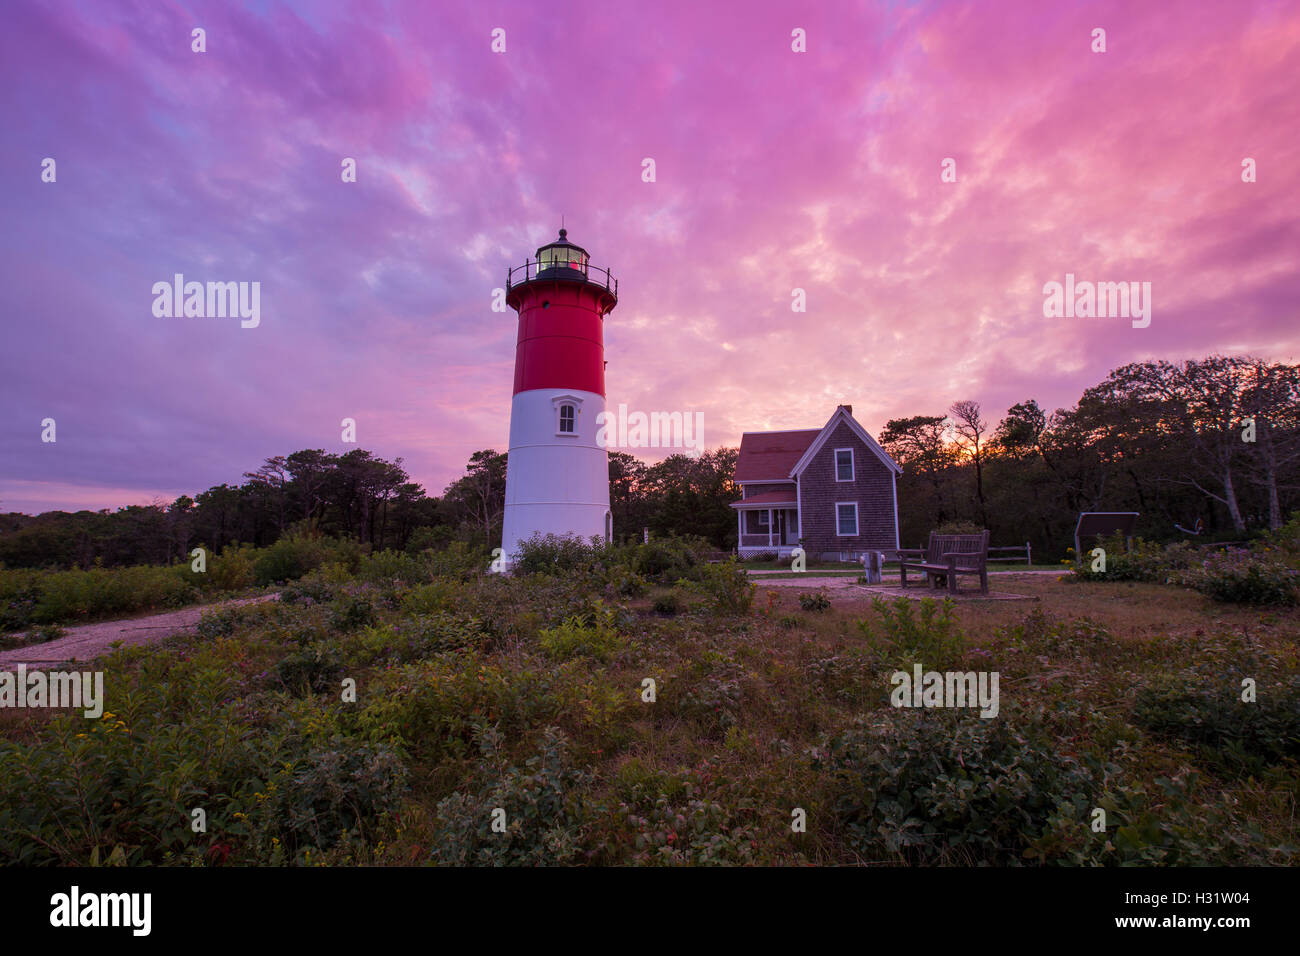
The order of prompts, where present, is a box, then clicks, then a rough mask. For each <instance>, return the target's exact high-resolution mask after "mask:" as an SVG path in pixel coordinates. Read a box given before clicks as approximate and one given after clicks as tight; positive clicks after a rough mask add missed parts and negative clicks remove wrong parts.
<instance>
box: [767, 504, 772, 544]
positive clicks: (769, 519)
mask: <svg viewBox="0 0 1300 956" xmlns="http://www.w3.org/2000/svg"><path fill="white" fill-rule="evenodd" d="M772 521H773V518H772V509H771V508H768V509H767V546H768V547H769V548H770V547H772Z"/></svg>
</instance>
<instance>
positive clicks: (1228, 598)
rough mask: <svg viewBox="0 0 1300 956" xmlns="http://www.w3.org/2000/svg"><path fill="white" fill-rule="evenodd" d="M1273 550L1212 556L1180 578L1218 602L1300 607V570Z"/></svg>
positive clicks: (1240, 550) (1236, 551) (1231, 550)
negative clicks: (1295, 605) (1288, 563)
mask: <svg viewBox="0 0 1300 956" xmlns="http://www.w3.org/2000/svg"><path fill="white" fill-rule="evenodd" d="M1280 558H1281V555H1280V554H1277V553H1275V552H1273V551H1271V549H1270V550H1256V551H1254V552H1251V551H1247V550H1244V549H1238V548H1232V549H1224V550H1221V551H1216V552H1212V553H1210V554H1208V555H1206V556H1205V558H1204V559H1203V560H1202V561H1201V563H1200V565H1199V566H1195V567H1192V568H1191V569H1190V570H1188V571H1186V572H1185V573H1184V574H1183V575H1182V576H1181V578H1180V580H1181V581H1182V583H1184V584H1186V585H1188V586H1189V587H1193V588H1195V589H1196V590H1198V591H1200V592H1202V593H1203V594H1207V595H1209V596H1210V597H1212V598H1214V599H1215V600H1216V601H1225V602H1230V603H1234V604H1265V605H1267V604H1277V605H1292V604H1297V603H1300V570H1297V569H1296V568H1295V567H1290V566H1288V565H1287V564H1286V563H1284V562H1283V561H1282V560H1280Z"/></svg>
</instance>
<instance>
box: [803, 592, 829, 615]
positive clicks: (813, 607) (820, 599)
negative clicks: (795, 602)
mask: <svg viewBox="0 0 1300 956" xmlns="http://www.w3.org/2000/svg"><path fill="white" fill-rule="evenodd" d="M799 606H800V607H801V608H803V609H804V610H805V611H817V612H820V611H829V610H830V607H831V600H830V598H828V597H827V596H826V592H825V591H817V592H815V593H813V594H800V595H799Z"/></svg>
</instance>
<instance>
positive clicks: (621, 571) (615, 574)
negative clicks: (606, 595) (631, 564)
mask: <svg viewBox="0 0 1300 956" xmlns="http://www.w3.org/2000/svg"><path fill="white" fill-rule="evenodd" d="M609 584H610V587H611V588H612V589H613V591H614V593H615V594H617V595H619V596H620V597H631V598H635V597H641V595H643V594H645V593H646V591H648V590H649V588H650V586H649V585H648V584H647V583H646V580H645V578H643V577H641V575H639V574H637V573H636V572H635V571H629V570H628V569H626V568H615V569H614V570H613V571H612V572H611V573H610V578H609Z"/></svg>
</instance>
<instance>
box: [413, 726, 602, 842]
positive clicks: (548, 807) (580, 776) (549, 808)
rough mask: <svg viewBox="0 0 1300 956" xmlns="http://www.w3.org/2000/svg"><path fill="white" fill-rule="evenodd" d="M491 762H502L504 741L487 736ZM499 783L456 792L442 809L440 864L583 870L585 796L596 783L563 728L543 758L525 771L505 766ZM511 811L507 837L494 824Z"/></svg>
mask: <svg viewBox="0 0 1300 956" xmlns="http://www.w3.org/2000/svg"><path fill="white" fill-rule="evenodd" d="M478 736H479V745H480V749H481V750H482V751H483V756H484V758H485V760H487V761H494V762H499V761H497V751H498V749H499V747H500V744H501V739H500V736H499V735H497V734H496V733H495V732H494V731H492V730H490V729H489V730H487V731H480V733H479V735H478ZM493 776H494V780H493V782H492V783H490V784H488V785H487V786H485V787H483V788H482V789H480V790H477V791H475V792H472V793H467V792H465V791H459V790H458V791H456V792H455V793H453V794H451V796H449V797H447V798H446V799H444V800H443V801H441V802H440V803H439V804H438V814H437V824H438V825H437V829H436V833H437V837H436V841H437V842H436V843H435V844H434V846H433V850H432V858H433V861H434V862H435V863H437V864H440V865H443V866H555V865H560V864H565V863H571V862H576V861H577V859H578V856H579V852H580V848H581V844H582V833H583V825H584V822H585V814H584V812H583V806H582V802H581V799H580V798H579V796H578V794H577V790H578V788H579V787H580V786H581V785H582V784H584V783H585V782H586V781H587V779H588V775H587V774H586V773H584V772H582V771H580V770H576V769H574V768H573V767H572V766H571V764H570V761H569V755H568V739H567V738H566V737H565V736H564V734H563V733H561V732H560V731H559V730H558V729H557V728H555V727H547V728H546V729H545V731H544V732H543V739H542V746H541V751H540V752H539V753H538V754H537V755H536V756H533V757H530V758H528V760H527V761H526V762H525V765H524V767H523V768H520V767H516V766H505V767H503V768H501V769H500V770H499V771H498V772H497V773H496V774H494V775H493ZM500 811H504V824H505V829H504V832H494V831H493V828H492V827H493V823H494V820H497V819H501V816H502V814H501V812H500Z"/></svg>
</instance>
